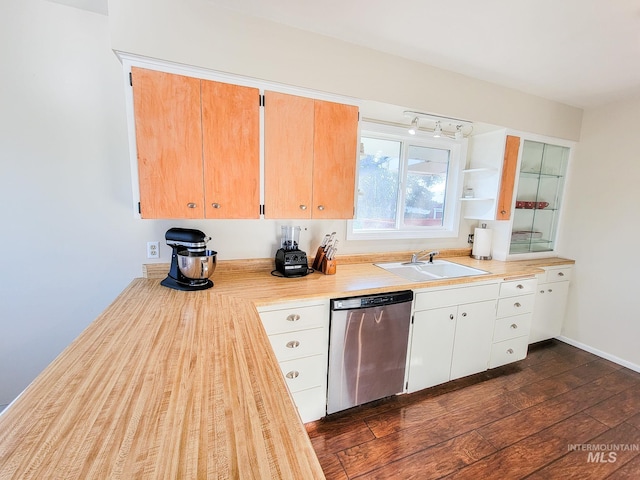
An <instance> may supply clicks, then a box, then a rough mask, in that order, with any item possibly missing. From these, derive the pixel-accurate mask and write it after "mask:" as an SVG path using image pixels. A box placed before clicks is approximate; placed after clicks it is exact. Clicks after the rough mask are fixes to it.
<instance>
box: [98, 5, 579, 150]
mask: <svg viewBox="0 0 640 480" xmlns="http://www.w3.org/2000/svg"><path fill="white" fill-rule="evenodd" d="M363 18H364V17H363ZM109 24H110V29H111V35H112V44H113V48H114V49H116V50H121V51H124V52H129V53H136V54H139V55H145V56H148V57H153V58H161V59H165V60H172V61H174V62H179V63H184V64H189V65H198V66H201V67H205V68H210V69H213V70H218V71H223V72H230V73H235V74H238V75H245V76H248V77H253V78H258V79H264V80H271V81H274V82H280V83H284V84H291V85H296V86H300V87H306V88H312V89H316V90H321V91H325V92H331V93H337V94H342V95H347V96H352V97H355V98H360V99H364V100H375V101H379V102H384V103H389V104H393V105H402V106H407V107H410V108H411V109H415V110H421V111H426V112H431V113H436V114H441V115H448V116H453V117H457V118H468V119H471V120H473V121H476V122H484V123H489V124H494V125H503V126H508V127H510V128H513V129H516V130H522V131H525V132H531V133H539V134H542V135H551V136H556V137H560V138H566V139H568V140H577V139H578V137H579V134H580V119H581V117H582V110H581V109H579V108H575V107H570V106H567V105H562V104H559V103H557V102H552V101H550V100H545V99H542V98H540V97H535V96H533V95H527V94H524V93H522V92H518V91H515V90H511V89H508V88H504V87H500V86H497V85H494V84H491V83H487V82H483V81H479V80H476V79H472V78H469V77H465V76H463V75H458V74H455V73H452V72H447V71H445V70H441V69H438V68H434V67H430V66H427V65H423V64H419V63H416V62H412V61H409V60H405V59H403V58H400V57H395V56H392V55H388V54H384V53H381V52H377V51H374V50H371V49H368V48H364V47H359V46H356V45H352V44H349V43H345V42H342V41H338V40H335V39H332V38H329V37H325V36H321V35H316V34H312V33H308V32H304V31H301V30H297V29H294V28H290V27H286V26H284V25H280V24H276V23H273V22H266V21H262V20H258V19H255V18H251V17H247V16H243V15H240V14H237V13H235V12H231V11H229V10H225V9H222V8H220V7H217V6H215V5H213V2H210V1H207V0H182V1H176V0H154V1H153V2H151V1H149V0H109Z"/></svg>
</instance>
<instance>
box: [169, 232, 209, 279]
mask: <svg viewBox="0 0 640 480" xmlns="http://www.w3.org/2000/svg"><path fill="white" fill-rule="evenodd" d="M164 238H165V240H166V241H167V245H169V246H170V247H171V248H172V249H173V252H172V254H171V267H170V268H169V275H168V276H167V278H165V279H164V280H162V282H160V284H161V285H164V286H165V287H169V288H173V289H175V290H183V291H192V290H206V289H207V288H211V287H213V282H212V281H211V280H209V277H210V276H211V275H212V274H213V272H214V270H215V269H216V255H217V252H214V251H213V250H207V249H206V246H207V242H208V241H209V240H211V237H208V236H206V235H205V234H204V233H203V232H201V231H200V230H193V229H190V228H170V229H169V230H167V232H166V233H165V236H164Z"/></svg>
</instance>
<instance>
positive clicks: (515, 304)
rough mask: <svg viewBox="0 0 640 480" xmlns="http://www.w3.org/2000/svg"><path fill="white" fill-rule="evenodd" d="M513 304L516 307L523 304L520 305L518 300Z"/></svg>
mask: <svg viewBox="0 0 640 480" xmlns="http://www.w3.org/2000/svg"><path fill="white" fill-rule="evenodd" d="M513 306H514V307H516V308H520V307H521V306H522V305H520V302H516V303H514V304H513Z"/></svg>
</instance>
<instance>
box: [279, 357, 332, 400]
mask: <svg viewBox="0 0 640 480" xmlns="http://www.w3.org/2000/svg"><path fill="white" fill-rule="evenodd" d="M280 370H282V374H283V375H284V379H285V381H286V382H287V387H289V391H290V392H291V393H295V392H298V391H300V390H306V389H308V388H312V387H318V386H322V385H324V382H325V380H326V378H327V357H326V355H314V356H313V357H305V358H296V359H295V360H289V361H288V362H280Z"/></svg>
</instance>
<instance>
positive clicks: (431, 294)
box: [415, 283, 499, 310]
mask: <svg viewBox="0 0 640 480" xmlns="http://www.w3.org/2000/svg"><path fill="white" fill-rule="evenodd" d="M498 289H499V287H498V284H497V283H491V284H488V285H472V286H465V287H460V288H451V289H446V290H433V291H424V292H419V293H416V296H415V309H416V310H427V309H431V308H440V307H448V306H450V305H461V304H463V303H475V302H482V301H485V300H495V299H496V298H497V297H498Z"/></svg>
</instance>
